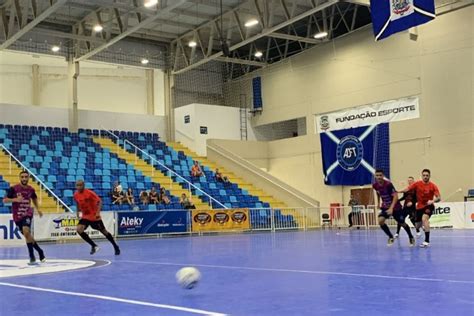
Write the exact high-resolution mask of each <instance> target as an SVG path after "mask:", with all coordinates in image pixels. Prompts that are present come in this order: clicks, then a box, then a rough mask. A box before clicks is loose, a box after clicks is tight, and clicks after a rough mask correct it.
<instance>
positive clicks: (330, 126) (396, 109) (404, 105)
mask: <svg viewBox="0 0 474 316" xmlns="http://www.w3.org/2000/svg"><path fill="white" fill-rule="evenodd" d="M419 117H420V105H419V98H418V97H411V98H405V99H400V100H392V101H386V102H382V103H374V104H371V105H364V106H360V107H357V108H352V109H348V110H343V111H338V112H332V113H326V114H321V115H317V116H316V130H317V132H318V133H324V132H326V131H336V130H341V129H348V128H355V127H361V126H369V125H377V124H380V123H390V122H396V121H405V120H411V119H416V118H419Z"/></svg>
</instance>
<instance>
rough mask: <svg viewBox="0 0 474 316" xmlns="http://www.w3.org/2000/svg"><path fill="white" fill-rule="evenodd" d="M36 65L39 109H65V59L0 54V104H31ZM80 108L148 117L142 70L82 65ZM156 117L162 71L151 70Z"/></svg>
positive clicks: (160, 105)
mask: <svg viewBox="0 0 474 316" xmlns="http://www.w3.org/2000/svg"><path fill="white" fill-rule="evenodd" d="M34 64H37V65H39V71H40V76H39V80H40V104H39V105H40V106H47V107H60V108H65V107H67V106H68V104H69V103H68V86H67V85H68V79H67V62H66V61H65V60H64V58H56V57H52V56H45V55H37V54H35V55H32V54H27V53H20V52H12V51H3V52H0V103H7V104H23V105H31V104H32V98H33V89H32V85H33V79H32V65H34ZM80 68H81V69H80V76H79V79H78V99H79V109H83V110H92V111H107V112H119V113H135V114H147V106H146V102H147V90H146V76H145V69H141V68H135V67H134V68H132V67H125V66H117V65H109V64H104V63H97V62H87V61H86V62H81V63H80ZM153 92H154V100H155V104H154V109H155V115H164V72H163V71H161V70H158V69H156V70H154V89H153Z"/></svg>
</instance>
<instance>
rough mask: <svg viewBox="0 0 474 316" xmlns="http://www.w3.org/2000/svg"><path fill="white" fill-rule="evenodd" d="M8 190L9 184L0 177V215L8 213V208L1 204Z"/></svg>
mask: <svg viewBox="0 0 474 316" xmlns="http://www.w3.org/2000/svg"><path fill="white" fill-rule="evenodd" d="M9 188H10V184H8V183H7V182H6V181H5V180H3V177H2V176H0V214H2V213H10V209H9V208H8V206H6V205H4V204H3V198H4V197H5V195H6V194H7V191H8V189H9Z"/></svg>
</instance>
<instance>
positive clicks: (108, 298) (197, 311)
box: [0, 282, 226, 316]
mask: <svg viewBox="0 0 474 316" xmlns="http://www.w3.org/2000/svg"><path fill="white" fill-rule="evenodd" d="M0 285H3V286H9V287H15V288H20V289H26V290H33V291H39V292H49V293H56V294H64V295H70V296H79V297H87V298H95V299H99V300H105V301H114V302H120V303H126V304H133V305H142V306H149V307H156V308H163V309H172V310H176V311H181V312H188V313H194V314H201V315H208V316H226V314H221V313H215V312H209V311H205V310H201V309H194V308H187V307H181V306H174V305H166V304H155V303H149V302H143V301H135V300H129V299H124V298H119V297H112V296H104V295H95V294H87V293H79V292H69V291H61V290H54V289H46V288H42V287H34V286H27V285H20V284H13V283H5V282H0Z"/></svg>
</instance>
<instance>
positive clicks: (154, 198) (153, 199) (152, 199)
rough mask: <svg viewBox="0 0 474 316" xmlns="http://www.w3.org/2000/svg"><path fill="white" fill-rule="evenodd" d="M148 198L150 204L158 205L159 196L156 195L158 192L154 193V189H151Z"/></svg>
mask: <svg viewBox="0 0 474 316" xmlns="http://www.w3.org/2000/svg"><path fill="white" fill-rule="evenodd" d="M148 197H149V199H150V203H153V204H160V196H159V195H158V192H156V189H155V187H151V191H150V194H149V195H148Z"/></svg>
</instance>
